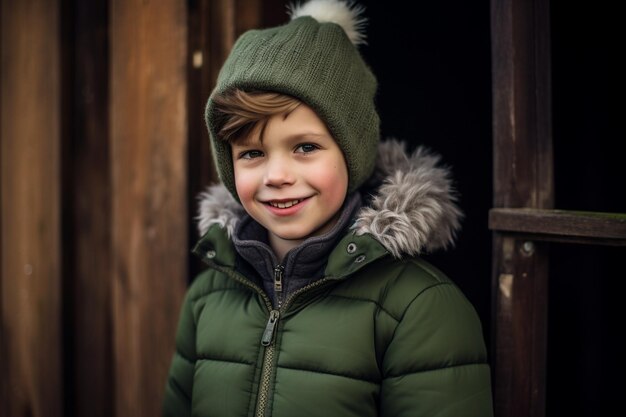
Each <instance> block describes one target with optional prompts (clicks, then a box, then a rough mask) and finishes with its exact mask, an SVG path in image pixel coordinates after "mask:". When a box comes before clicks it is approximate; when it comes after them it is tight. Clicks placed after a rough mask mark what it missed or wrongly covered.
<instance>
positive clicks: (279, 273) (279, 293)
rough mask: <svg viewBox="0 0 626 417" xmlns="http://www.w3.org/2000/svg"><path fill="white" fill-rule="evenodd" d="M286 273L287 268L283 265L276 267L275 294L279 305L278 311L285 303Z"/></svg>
mask: <svg viewBox="0 0 626 417" xmlns="http://www.w3.org/2000/svg"><path fill="white" fill-rule="evenodd" d="M284 272H285V267H284V266H282V265H280V264H279V265H276V266H275V267H274V294H276V302H277V304H278V309H280V306H281V304H282V302H283V274H284Z"/></svg>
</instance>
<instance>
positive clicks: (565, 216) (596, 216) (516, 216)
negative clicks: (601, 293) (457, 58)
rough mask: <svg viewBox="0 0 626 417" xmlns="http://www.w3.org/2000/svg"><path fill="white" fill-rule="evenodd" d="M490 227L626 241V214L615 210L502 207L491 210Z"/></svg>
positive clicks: (587, 240) (594, 239) (528, 232)
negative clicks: (582, 210)
mask: <svg viewBox="0 0 626 417" xmlns="http://www.w3.org/2000/svg"><path fill="white" fill-rule="evenodd" d="M489 228H490V229H491V230H496V231H499V232H519V233H526V234H536V235H537V236H538V237H541V238H549V237H550V236H555V237H576V238H587V239H586V242H587V243H596V242H599V241H602V242H605V244H610V242H611V241H614V244H620V242H622V244H623V243H626V215H624V214H615V213H597V212H593V213H592V212H577V211H567V210H540V209H528V208H519V209H507V208H499V209H492V210H491V211H490V212H489ZM579 241H583V242H584V241H585V240H583V239H579Z"/></svg>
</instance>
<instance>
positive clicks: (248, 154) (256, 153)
mask: <svg viewBox="0 0 626 417" xmlns="http://www.w3.org/2000/svg"><path fill="white" fill-rule="evenodd" d="M261 156H263V152H261V151H245V152H241V153H240V154H239V158H240V159H254V158H259V157H261Z"/></svg>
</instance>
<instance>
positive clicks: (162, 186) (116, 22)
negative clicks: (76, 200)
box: [109, 0, 188, 417]
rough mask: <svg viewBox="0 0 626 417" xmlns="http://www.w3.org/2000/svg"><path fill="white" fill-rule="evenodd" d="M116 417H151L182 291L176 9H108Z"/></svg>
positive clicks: (137, 1)
mask: <svg viewBox="0 0 626 417" xmlns="http://www.w3.org/2000/svg"><path fill="white" fill-rule="evenodd" d="M109 10H110V13H111V14H110V22H111V24H110V28H111V30H110V34H111V37H110V39H111V41H110V42H111V47H110V50H111V87H110V91H111V97H110V102H111V107H110V109H111V110H110V111H111V150H112V153H111V157H112V178H113V182H112V196H113V204H112V232H113V236H112V238H113V253H112V258H113V263H112V265H113V281H114V282H113V289H112V299H113V334H114V362H115V367H114V369H115V387H114V390H115V415H116V417H131V416H132V417H147V416H155V415H160V414H161V399H162V395H163V390H164V387H165V381H166V377H167V372H168V369H169V365H170V362H171V356H172V354H173V342H174V333H175V330H176V325H177V323H178V314H179V309H180V304H181V301H182V297H183V295H184V292H185V289H186V283H187V251H188V245H187V219H186V213H187V204H186V201H187V199H186V197H187V176H186V166H187V165H186V163H187V154H186V152H187V107H186V106H187V95H186V91H187V84H186V76H187V62H188V57H187V10H186V2H181V1H178V0H166V1H159V2H145V1H141V0H113V1H112V2H111V8H110V9H109Z"/></svg>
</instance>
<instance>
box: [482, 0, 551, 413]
mask: <svg viewBox="0 0 626 417" xmlns="http://www.w3.org/2000/svg"><path fill="white" fill-rule="evenodd" d="M491 30H492V37H491V38H492V68H493V71H492V73H493V129H494V130H493V132H494V138H493V141H494V184H493V185H494V206H495V207H516V208H517V207H531V208H552V207H553V205H554V192H553V172H552V132H551V112H550V108H551V97H550V47H549V43H550V25H549V2H543V1H540V0H532V1H525V0H492V1H491ZM525 244H526V246H524V245H525ZM531 244H532V245H531ZM524 248H526V249H529V248H531V249H532V250H524ZM493 251H494V259H493V265H494V267H493V300H494V324H493V328H494V335H495V336H494V346H493V363H494V397H495V411H496V415H498V416H533V417H535V416H536V417H541V416H544V415H545V365H546V343H547V341H546V323H547V291H548V285H547V280H548V258H547V256H548V255H547V247H546V246H545V245H538V244H537V243H536V242H535V243H532V242H529V243H526V242H523V241H516V240H514V239H512V238H509V237H507V236H506V235H502V234H498V233H495V234H494V245H493Z"/></svg>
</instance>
